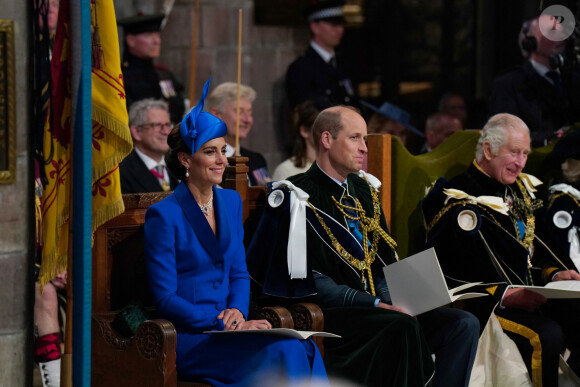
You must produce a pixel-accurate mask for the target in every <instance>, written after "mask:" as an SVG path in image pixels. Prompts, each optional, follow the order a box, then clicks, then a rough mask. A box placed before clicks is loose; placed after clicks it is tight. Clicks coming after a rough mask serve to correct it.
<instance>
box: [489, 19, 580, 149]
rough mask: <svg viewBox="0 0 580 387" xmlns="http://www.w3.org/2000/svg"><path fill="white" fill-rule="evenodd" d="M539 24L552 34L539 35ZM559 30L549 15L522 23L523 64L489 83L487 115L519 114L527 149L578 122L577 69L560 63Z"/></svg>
mask: <svg viewBox="0 0 580 387" xmlns="http://www.w3.org/2000/svg"><path fill="white" fill-rule="evenodd" d="M541 25H544V26H545V29H544V30H549V31H552V32H551V34H553V35H550V36H545V35H544V33H542V29H541ZM552 27H554V29H553V30H552ZM563 34H564V31H562V26H561V24H560V23H556V24H554V18H553V17H552V16H550V15H542V16H539V17H537V18H534V19H532V20H529V21H526V22H524V24H523V26H522V32H521V33H520V47H522V50H523V52H524V53H525V54H526V55H525V56H526V60H525V62H524V64H523V65H521V66H518V67H516V68H514V69H511V70H509V71H507V72H505V73H504V74H501V75H499V76H498V77H496V79H495V80H494V81H493V85H492V92H491V99H490V113H491V114H497V113H510V114H513V115H515V116H517V117H519V118H521V119H522V120H523V121H524V122H525V123H526V125H527V126H528V128H529V129H530V135H531V141H532V146H533V147H541V146H545V145H547V144H548V143H550V142H551V141H553V140H554V139H556V138H557V137H558V136H560V135H561V134H562V133H563V132H564V131H565V130H566V129H567V128H568V126H569V125H572V124H574V123H576V122H578V120H580V72H579V71H578V66H577V65H576V66H568V64H567V63H566V66H562V64H563V62H562V61H561V58H563V56H562V54H563V52H564V50H565V47H566V39H563Z"/></svg>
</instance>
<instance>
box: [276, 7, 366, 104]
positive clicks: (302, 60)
mask: <svg viewBox="0 0 580 387" xmlns="http://www.w3.org/2000/svg"><path fill="white" fill-rule="evenodd" d="M343 5H344V1H342V0H321V1H319V2H316V3H314V4H313V5H311V6H310V7H308V8H307V9H306V10H305V13H306V15H307V16H306V17H307V21H308V25H309V29H310V35H311V40H310V45H309V46H308V49H307V50H306V51H305V52H304V54H302V55H301V56H300V57H299V58H298V59H296V60H295V61H294V62H293V63H292V64H291V65H290V67H289V68H288V72H287V74H286V95H287V97H288V101H289V103H290V108H294V107H295V106H296V105H298V104H299V103H301V102H304V101H306V100H312V101H314V102H315V103H316V105H317V106H320V107H321V108H323V109H324V108H327V107H330V106H334V105H352V106H356V105H358V100H357V96H356V91H355V86H354V85H353V84H352V82H351V80H350V79H349V78H348V77H347V76H346V75H345V74H344V72H343V71H342V69H341V67H340V62H339V61H337V59H336V53H335V51H334V50H335V49H336V47H337V46H338V45H339V44H340V41H341V40H342V35H343V34H344V23H345V19H344V13H343V9H342V6H343Z"/></svg>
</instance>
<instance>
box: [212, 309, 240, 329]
mask: <svg viewBox="0 0 580 387" xmlns="http://www.w3.org/2000/svg"><path fill="white" fill-rule="evenodd" d="M217 318H218V320H223V322H224V330H226V331H234V330H236V329H239V326H240V325H242V324H243V323H244V322H245V320H244V315H243V314H242V312H240V311H239V310H237V309H236V308H231V309H224V310H222V311H221V312H220V314H218V316H217Z"/></svg>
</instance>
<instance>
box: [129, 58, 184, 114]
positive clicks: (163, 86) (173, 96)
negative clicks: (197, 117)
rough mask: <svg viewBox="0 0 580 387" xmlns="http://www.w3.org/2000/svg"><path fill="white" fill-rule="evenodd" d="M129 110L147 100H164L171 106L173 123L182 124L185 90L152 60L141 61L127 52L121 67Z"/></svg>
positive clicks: (171, 74)
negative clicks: (139, 102)
mask: <svg viewBox="0 0 580 387" xmlns="http://www.w3.org/2000/svg"><path fill="white" fill-rule="evenodd" d="M121 71H122V72H123V82H124V84H125V96H126V98H127V110H129V109H130V108H131V104H132V103H133V102H136V101H140V100H142V99H146V98H154V99H162V100H164V101H165V102H167V103H168V105H169V116H170V118H171V122H173V123H178V122H181V119H182V118H183V114H184V112H185V102H184V98H185V97H184V95H183V92H184V88H183V85H182V84H181V83H180V82H179V81H178V80H177V79H176V78H175V76H174V75H173V73H171V71H169V70H168V69H167V68H165V67H164V66H160V65H156V64H154V63H153V60H151V59H141V58H137V57H136V56H134V55H131V53H129V52H128V51H125V54H124V56H123V63H122V66H121Z"/></svg>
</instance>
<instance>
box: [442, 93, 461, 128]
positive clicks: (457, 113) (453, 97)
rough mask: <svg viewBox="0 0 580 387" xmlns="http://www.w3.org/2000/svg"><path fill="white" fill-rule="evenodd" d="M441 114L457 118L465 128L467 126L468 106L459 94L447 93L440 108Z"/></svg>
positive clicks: (443, 96)
mask: <svg viewBox="0 0 580 387" xmlns="http://www.w3.org/2000/svg"><path fill="white" fill-rule="evenodd" d="M438 111H439V113H447V114H450V115H452V116H454V117H457V118H458V119H459V121H460V122H461V126H462V127H463V128H465V127H466V125H467V104H466V103H465V98H463V96H462V95H461V94H459V93H445V94H443V95H442V96H441V99H440V100H439V106H438Z"/></svg>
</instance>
